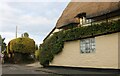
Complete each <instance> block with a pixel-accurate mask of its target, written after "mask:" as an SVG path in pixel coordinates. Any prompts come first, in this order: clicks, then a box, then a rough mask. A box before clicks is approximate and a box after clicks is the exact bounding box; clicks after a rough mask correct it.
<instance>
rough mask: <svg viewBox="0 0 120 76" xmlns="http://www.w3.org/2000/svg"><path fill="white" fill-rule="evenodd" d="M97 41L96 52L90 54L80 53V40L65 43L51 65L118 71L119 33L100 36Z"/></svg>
mask: <svg viewBox="0 0 120 76" xmlns="http://www.w3.org/2000/svg"><path fill="white" fill-rule="evenodd" d="M95 40H96V51H95V53H90V54H81V53H80V40H76V41H70V42H65V44H64V48H63V51H62V52H61V53H60V54H59V55H56V56H55V58H54V59H53V61H52V63H51V64H50V65H54V66H70V67H87V68H89V67H90V68H114V69H117V68H118V33H114V34H109V35H103V36H98V37H96V38H95Z"/></svg>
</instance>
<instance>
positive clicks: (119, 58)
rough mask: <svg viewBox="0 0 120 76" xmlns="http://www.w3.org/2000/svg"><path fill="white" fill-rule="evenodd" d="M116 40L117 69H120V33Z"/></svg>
mask: <svg viewBox="0 0 120 76" xmlns="http://www.w3.org/2000/svg"><path fill="white" fill-rule="evenodd" d="M118 39H119V40H118V68H119V69H120V33H119V36H118Z"/></svg>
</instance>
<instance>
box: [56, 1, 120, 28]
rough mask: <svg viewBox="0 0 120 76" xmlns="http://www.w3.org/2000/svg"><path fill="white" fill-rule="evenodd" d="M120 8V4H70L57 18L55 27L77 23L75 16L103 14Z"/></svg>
mask: <svg viewBox="0 0 120 76" xmlns="http://www.w3.org/2000/svg"><path fill="white" fill-rule="evenodd" d="M119 8H120V2H70V3H69V4H68V6H67V7H66V8H65V10H64V11H63V13H62V15H61V17H60V18H59V20H58V22H57V24H56V27H57V28H59V27H61V26H64V25H67V24H69V23H73V22H77V20H76V19H75V18H74V17H75V16H76V15H77V14H79V13H82V12H86V15H87V16H95V15H98V14H104V13H107V12H111V11H113V10H116V9H119Z"/></svg>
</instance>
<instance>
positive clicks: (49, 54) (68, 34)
mask: <svg viewBox="0 0 120 76" xmlns="http://www.w3.org/2000/svg"><path fill="white" fill-rule="evenodd" d="M115 32H120V20H117V21H114V22H110V23H101V24H94V25H91V26H85V27H76V28H72V29H68V30H62V31H59V32H56V33H54V34H53V35H52V36H50V37H49V38H48V39H46V40H45V41H44V42H43V44H42V45H41V46H40V51H41V53H40V64H41V65H43V66H48V65H49V63H50V62H51V61H52V60H53V58H54V56H55V55H57V54H59V53H60V52H61V51H62V48H63V47H64V42H66V41H72V40H78V39H83V38H88V37H95V36H99V35H105V34H111V33H115Z"/></svg>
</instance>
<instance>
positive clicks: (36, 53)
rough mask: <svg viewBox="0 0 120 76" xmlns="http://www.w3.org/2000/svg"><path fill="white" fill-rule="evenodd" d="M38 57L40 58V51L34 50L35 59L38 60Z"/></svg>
mask: <svg viewBox="0 0 120 76" xmlns="http://www.w3.org/2000/svg"><path fill="white" fill-rule="evenodd" d="M39 56H40V50H36V51H35V58H36V59H37V60H39Z"/></svg>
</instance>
